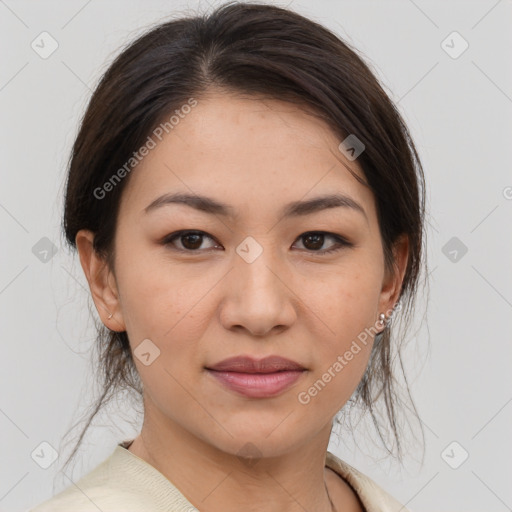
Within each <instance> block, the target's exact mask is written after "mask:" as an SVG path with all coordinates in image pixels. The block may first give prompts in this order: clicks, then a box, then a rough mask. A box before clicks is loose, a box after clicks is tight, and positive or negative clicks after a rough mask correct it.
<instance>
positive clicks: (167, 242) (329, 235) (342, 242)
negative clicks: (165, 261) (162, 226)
mask: <svg viewBox="0 0 512 512" xmlns="http://www.w3.org/2000/svg"><path fill="white" fill-rule="evenodd" d="M185 235H200V236H202V237H207V238H210V239H211V240H213V241H215V242H217V241H216V240H215V239H214V238H213V237H212V236H210V235H208V234H207V233H205V232H204V231H198V230H182V231H177V232H175V233H171V234H170V235H168V236H166V237H165V238H164V239H163V240H162V244H163V245H166V246H167V245H172V243H173V242H174V240H176V239H178V238H181V237H183V236H185ZM307 235H324V236H326V237H327V238H332V239H334V240H335V241H336V242H337V245H335V246H334V247H332V248H331V249H324V250H323V251H321V250H319V251H313V250H307V249H302V250H305V251H306V252H309V253H312V254H321V255H325V254H330V253H333V252H336V251H339V250H341V249H343V248H347V247H353V245H354V244H352V243H351V242H349V241H347V240H345V239H344V238H343V237H341V236H339V235H335V234H334V233H329V232H327V231H306V232H305V233H303V234H302V235H300V236H299V237H298V239H300V238H302V237H305V236H307ZM217 243H218V242H217ZM219 245H220V244H219ZM173 249H174V250H176V251H180V252H186V253H190V254H191V253H202V252H205V251H208V249H206V250H201V249H196V250H193V249H179V248H177V247H174V248H173ZM210 250H212V249H210ZM213 250H214V249H213Z"/></svg>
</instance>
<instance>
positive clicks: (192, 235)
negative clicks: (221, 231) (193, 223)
mask: <svg viewBox="0 0 512 512" xmlns="http://www.w3.org/2000/svg"><path fill="white" fill-rule="evenodd" d="M205 238H209V239H210V240H213V241H215V239H214V238H213V237H211V236H210V235H208V234H207V233H205V232H204V231H198V230H188V231H187V230H181V231H177V232H175V233H171V234H170V235H168V236H166V237H165V238H164V240H163V241H162V244H164V245H165V246H168V245H171V246H174V248H175V249H176V250H178V251H182V252H203V251H204V250H206V249H202V250H199V248H200V247H201V245H202V243H203V241H204V239H205ZM176 242H178V243H179V245H181V247H179V246H176ZM172 248H173V247H171V249H172ZM210 249H211V247H210Z"/></svg>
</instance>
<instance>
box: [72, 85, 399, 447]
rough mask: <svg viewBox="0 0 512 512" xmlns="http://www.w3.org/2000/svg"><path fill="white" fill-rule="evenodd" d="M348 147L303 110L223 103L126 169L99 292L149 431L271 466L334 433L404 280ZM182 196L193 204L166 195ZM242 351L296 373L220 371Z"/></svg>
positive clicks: (206, 103)
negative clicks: (269, 461)
mask: <svg viewBox="0 0 512 512" xmlns="http://www.w3.org/2000/svg"><path fill="white" fill-rule="evenodd" d="M340 142H341V140H339V139H338V138H337V137H336V136H334V135H333V133H332V132H331V131H330V130H329V129H328V127H327V126H326V125H325V124H324V123H323V122H322V121H320V120H318V119H316V118H314V117H313V116H311V115H307V114H306V113H304V112H303V111H301V110H299V109H298V108H297V107H296V106H294V105H291V104H288V103H284V102H280V101H277V100H261V99H257V98H255V97H254V98H246V99H241V98H239V97H234V96H231V95H227V94H224V95H223V94H217V95H214V96H210V97H209V98H208V99H199V100H198V104H197V106H195V107H194V108H193V109H191V111H190V113H188V114H187V115H184V116H182V117H180V119H179V123H177V124H176V125H175V126H174V128H173V129H172V130H171V131H170V132H169V133H168V134H166V133H165V132H164V137H162V140H161V141H160V142H158V144H157V145H156V147H155V148H154V149H152V150H150V151H149V154H148V155H147V156H146V157H145V158H144V159H143V161H142V162H141V163H139V164H138V165H137V166H136V167H135V168H134V169H133V170H132V171H131V175H130V177H129V182H128V183H127V188H126V190H125V191H124V192H123V197H122V201H121V205H120V210H119V217H118V225H117V232H116V239H115V248H116V257H115V266H114V272H115V279H114V277H113V275H112V274H110V276H108V280H107V281H108V283H107V284H106V287H105V290H103V292H102V293H100V294H94V298H95V302H96V306H97V308H98V311H99V312H100V315H101V317H102V319H103V320H104V322H105V324H106V325H108V326H109V327H110V328H111V329H113V330H117V331H121V330H126V331H127V333H128V337H129V340H130V344H131V347H132V350H133V351H134V353H135V357H134V360H135V363H136V366H137V369H138V371H139V373H140V377H141V380H142V383H143V388H144V398H145V407H146V420H145V421H146V422H149V421H151V422H152V423H153V426H155V425H159V426H160V427H159V428H162V429H166V428H173V429H175V431H176V429H177V430H180V431H186V432H187V433H189V434H192V435H193V436H196V437H197V438H199V439H201V440H202V441H204V442H206V443H208V444H209V445H211V446H213V447H216V448H218V449H220V450H222V451H225V452H228V453H231V454H236V453H238V452H239V451H240V450H242V451H243V450H246V449H247V447H248V446H249V445H248V444H247V443H252V445H254V446H255V447H256V450H257V451H258V452H259V453H260V454H261V455H263V456H264V455H265V454H266V455H277V454H279V453H286V452H287V451H289V450H292V449H294V448H296V447H297V446H299V445H300V444H301V443H302V444H303V443H305V442H307V441H308V440H311V439H313V438H314V437H315V435H317V434H319V433H321V432H325V431H326V429H328V430H329V432H330V425H331V421H332V419H333V417H334V415H335V414H336V413H337V412H338V411H339V410H340V409H341V407H342V406H343V405H344V404H345V402H346V401H347V400H348V398H349V397H350V396H351V395H352V393H353V391H354V390H355V388H356V387H357V385H358V383H359V381H360V379H361V377H362V375H363V373H364V371H365V367H366V365H367V362H368V357H369V355H370V351H371V348H372V342H373V334H374V333H375V332H376V331H377V329H378V324H377V323H376V322H377V320H378V317H379V313H381V312H387V313H388V314H389V312H390V310H391V308H392V307H393V304H394V301H395V300H396V298H397V294H398V292H399V287H400V284H401V276H396V275H395V276H393V275H388V274H387V273H386V272H385V268H384V256H383V248H382V245H381V238H380V234H379V228H378V223H377V216H376V209H375V204H374V197H373V194H372V193H371V191H370V190H369V189H368V188H366V187H365V186H363V185H362V184H361V183H359V182H358V181H357V180H356V179H355V178H354V177H353V176H352V175H351V173H350V172H349V171H348V170H347V168H351V169H352V170H353V171H354V172H355V173H357V174H358V175H359V176H361V177H363V174H362V171H361V168H360V167H359V165H358V164H357V160H355V161H348V160H346V159H345V158H344V156H343V155H342V154H341V152H340V151H339V149H338V146H339V144H340ZM175 194H183V195H189V196H192V197H193V198H194V199H193V200H187V201H186V202H172V201H171V200H168V201H167V200H163V199H161V198H162V196H168V198H169V197H171V196H173V195H175ZM334 195H339V196H340V197H341V199H338V200H332V199H331V200H330V201H325V202H315V200H317V199H318V198H321V197H324V196H334ZM159 198H160V199H159ZM343 198H345V199H344V200H343ZM199 199H201V201H200V200H199ZM310 202H311V203H310ZM308 204H309V206H308ZM151 205H153V206H151ZM205 205H206V206H205ZM219 205H222V207H221V206H219ZM301 205H302V206H301ZM187 231H196V232H200V233H199V234H197V233H187ZM179 232H182V233H181V236H180V235H179ZM311 232H313V233H311ZM318 232H320V233H318ZM171 235H175V236H174V237H172V236H171ZM79 236H80V235H79ZM338 237H339V239H338ZM343 240H344V241H345V242H343ZM400 254H401V255H402V256H403V257H405V255H406V246H403V250H402V251H401V253H400ZM404 264H405V260H404ZM403 266H404V265H402V268H403ZM108 312H112V313H113V317H112V318H111V319H108V318H107V317H108ZM365 332H366V333H367V334H366V337H365V336H364V334H363V333H365ZM363 339H364V341H362V340H363ZM236 356H247V357H249V358H253V359H256V360H260V359H262V358H265V357H267V356H280V357H283V358H286V359H289V360H292V361H295V362H296V363H298V365H300V367H301V368H302V370H301V371H295V372H293V371H288V372H279V373H281V375H279V374H278V373H276V372H275V371H273V372H271V374H270V375H269V374H267V375H266V376H264V377H262V376H261V374H260V375H254V374H253V375H252V376H248V374H242V375H241V374H240V373H239V372H234V371H231V372H229V371H228V372H227V373H222V372H215V371H213V370H211V368H212V367H213V366H215V365H217V364H218V363H220V362H221V361H223V360H226V359H228V358H233V357H236ZM209 368H210V369H209ZM235 369H236V368H235ZM238 369H239V370H240V368H238ZM231 370H233V368H231ZM269 370H271V368H270V369H269V368H267V371H269ZM274 370H275V368H274ZM235 374H236V375H235ZM276 382H277V383H281V387H280V385H279V384H276ZM283 386H284V387H283ZM315 390H316V391H315ZM252 449H254V448H252Z"/></svg>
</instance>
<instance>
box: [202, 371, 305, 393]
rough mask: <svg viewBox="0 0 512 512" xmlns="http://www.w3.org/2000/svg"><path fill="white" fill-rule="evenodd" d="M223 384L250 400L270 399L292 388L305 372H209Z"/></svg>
mask: <svg viewBox="0 0 512 512" xmlns="http://www.w3.org/2000/svg"><path fill="white" fill-rule="evenodd" d="M208 372H209V373H210V374H211V375H213V377H215V378H216V379H217V380H218V381H220V383H221V384H223V385H224V386H226V387H227V388H229V389H231V390H232V391H235V392H237V393H239V394H241V395H244V396H247V397H250V398H268V397H272V396H276V395H279V394H280V393H282V392H284V391H285V390H286V389H288V388H289V387H290V386H292V385H293V384H294V383H295V382H296V381H297V380H298V379H299V378H300V376H301V375H302V374H303V373H304V370H286V371H282V372H275V373H239V372H226V371H222V372H217V371H214V370H208Z"/></svg>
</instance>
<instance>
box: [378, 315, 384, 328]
mask: <svg viewBox="0 0 512 512" xmlns="http://www.w3.org/2000/svg"><path fill="white" fill-rule="evenodd" d="M385 320H386V315H385V314H384V313H381V314H380V315H379V320H378V321H377V323H378V324H379V325H380V326H381V327H385V326H386V322H385Z"/></svg>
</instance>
